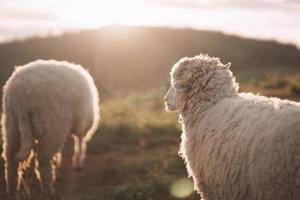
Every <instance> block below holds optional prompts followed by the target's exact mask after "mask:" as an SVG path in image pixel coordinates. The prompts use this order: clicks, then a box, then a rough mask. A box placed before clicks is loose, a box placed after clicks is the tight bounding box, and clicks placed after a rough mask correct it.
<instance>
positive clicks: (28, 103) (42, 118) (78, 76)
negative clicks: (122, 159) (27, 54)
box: [2, 60, 99, 194]
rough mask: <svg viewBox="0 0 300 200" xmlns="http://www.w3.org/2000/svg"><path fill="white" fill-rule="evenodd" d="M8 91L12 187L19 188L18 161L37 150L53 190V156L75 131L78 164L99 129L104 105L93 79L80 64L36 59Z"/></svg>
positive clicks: (42, 175) (46, 186) (7, 155)
mask: <svg viewBox="0 0 300 200" xmlns="http://www.w3.org/2000/svg"><path fill="white" fill-rule="evenodd" d="M3 92H4V95H3V115H2V127H3V129H2V135H3V142H4V144H3V158H4V159H5V162H6V164H5V170H6V171H5V176H6V183H7V192H8V193H9V194H14V193H15V192H16V190H18V187H19V185H20V181H18V180H17V179H18V165H19V164H20V163H22V162H23V161H26V160H27V159H28V157H29V155H30V152H34V153H35V155H36V157H37V161H38V165H37V166H36V167H37V168H38V169H37V170H35V171H37V177H38V179H39V180H40V183H41V186H42V190H45V191H46V192H48V193H49V194H53V193H54V189H53V183H54V181H55V172H52V167H53V166H52V164H53V158H56V159H55V160H56V162H57V164H58V165H59V164H60V158H61V155H60V152H61V150H62V148H63V145H64V143H65V142H66V140H67V138H68V137H69V136H70V135H72V136H73V138H74V156H73V165H74V167H76V168H78V167H82V165H83V162H84V159H85V155H86V145H87V142H88V141H89V140H90V138H91V136H92V135H93V133H94V132H95V130H96V129H97V126H98V121H99V105H98V92H97V89H96V87H95V84H94V81H93V79H92V77H91V76H90V74H89V73H88V72H87V71H86V70H84V69H83V68H82V67H81V66H79V65H75V64H71V63H68V62H59V61H54V60H49V61H44V60H37V61H35V62H31V63H29V64H27V65H24V66H21V67H17V68H16V69H15V71H14V72H13V74H12V75H11V77H10V78H9V79H8V81H7V82H6V85H5V86H4V89H3ZM38 172H39V173H38Z"/></svg>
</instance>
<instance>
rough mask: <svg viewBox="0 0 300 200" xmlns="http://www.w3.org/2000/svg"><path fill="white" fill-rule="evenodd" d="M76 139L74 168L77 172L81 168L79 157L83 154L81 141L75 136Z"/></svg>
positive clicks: (73, 159)
mask: <svg viewBox="0 0 300 200" xmlns="http://www.w3.org/2000/svg"><path fill="white" fill-rule="evenodd" d="M73 139H74V153H73V158H72V161H73V168H74V169H76V170H80V167H79V156H80V152H81V145H80V144H81V139H80V138H79V137H78V136H75V135H73Z"/></svg>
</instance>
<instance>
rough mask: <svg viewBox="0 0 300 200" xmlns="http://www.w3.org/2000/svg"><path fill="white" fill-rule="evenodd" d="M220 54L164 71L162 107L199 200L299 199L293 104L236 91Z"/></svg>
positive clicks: (297, 111) (298, 120) (299, 155)
mask: <svg viewBox="0 0 300 200" xmlns="http://www.w3.org/2000/svg"><path fill="white" fill-rule="evenodd" d="M229 66H230V63H228V64H226V65H224V64H222V63H221V61H220V59H219V58H214V57H209V56H208V55H203V54H200V55H199V56H195V57H192V58H188V57H185V58H182V59H180V60H179V61H178V62H177V63H176V64H175V65H174V66H173V67H172V69H171V72H170V76H171V86H170V89H169V90H168V92H167V93H166V96H165V105H166V109H167V110H169V111H178V112H179V115H180V122H181V124H182V129H183V133H182V135H181V144H180V150H179V155H180V156H181V157H182V158H183V159H184V161H185V164H186V167H187V171H188V174H189V176H191V177H192V178H193V181H194V187H195V189H196V190H197V192H198V193H200V196H201V198H203V199H205V200H229V199H230V200H241V199H243V200H254V199H255V200H276V199H278V200H283V199H289V200H296V199H297V200H299V199H300V103H297V102H293V101H289V100H281V99H278V98H267V97H264V96H260V95H254V94H252V93H239V92H238V89H239V85H238V83H237V82H236V81H235V77H234V76H233V74H232V72H231V71H230V70H229Z"/></svg>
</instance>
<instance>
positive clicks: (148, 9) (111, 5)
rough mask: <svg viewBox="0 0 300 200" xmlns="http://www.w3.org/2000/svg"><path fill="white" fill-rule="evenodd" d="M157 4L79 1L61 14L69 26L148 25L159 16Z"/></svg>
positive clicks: (114, 0) (64, 9)
mask: <svg viewBox="0 0 300 200" xmlns="http://www.w3.org/2000/svg"><path fill="white" fill-rule="evenodd" d="M155 6H156V5H154V4H151V3H149V2H147V1H143V0H130V1H117V0H110V1H105V0H98V1H97V0H89V1H78V2H76V3H74V4H73V5H72V6H71V7H68V8H67V9H66V8H62V9H61V10H60V11H59V16H60V18H61V20H62V21H64V23H66V24H67V25H68V26H75V27H80V28H82V27H83V28H94V27H99V26H105V25H110V24H121V25H147V24H150V23H151V22H153V20H154V21H155V19H158V18H159V13H160V12H159V9H158V8H157V7H156V8H154V7H155ZM154 10H155V12H154Z"/></svg>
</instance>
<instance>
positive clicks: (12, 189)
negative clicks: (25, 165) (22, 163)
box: [5, 158, 18, 199]
mask: <svg viewBox="0 0 300 200" xmlns="http://www.w3.org/2000/svg"><path fill="white" fill-rule="evenodd" d="M5 165H6V166H5V176H6V191H7V195H8V197H9V198H11V199H13V198H14V197H15V195H16V192H17V187H18V163H16V162H15V160H14V159H11V158H8V159H7V160H6V164H5Z"/></svg>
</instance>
